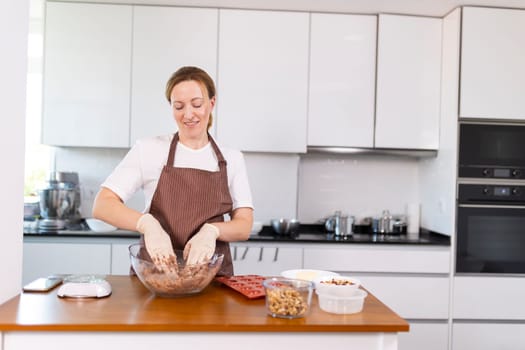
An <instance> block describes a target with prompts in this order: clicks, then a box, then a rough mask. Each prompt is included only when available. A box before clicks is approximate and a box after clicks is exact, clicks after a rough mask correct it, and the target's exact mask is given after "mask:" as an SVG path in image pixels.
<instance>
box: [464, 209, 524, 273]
mask: <svg viewBox="0 0 525 350" xmlns="http://www.w3.org/2000/svg"><path fill="white" fill-rule="evenodd" d="M456 251H457V252H456V273H488V274H525V206H502V205H498V206H494V205H466V204H464V205H459V207H458V227H457V249H456Z"/></svg>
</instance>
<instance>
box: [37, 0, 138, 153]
mask: <svg viewBox="0 0 525 350" xmlns="http://www.w3.org/2000/svg"><path fill="white" fill-rule="evenodd" d="M45 22H46V28H45V50H44V77H45V78H44V86H43V89H44V90H43V99H44V100H43V121H42V142H43V143H44V144H50V145H58V146H91V147H127V146H128V145H129V100H130V81H131V76H130V70H131V55H130V53H131V22H132V8H131V6H122V5H106V4H96V5H95V4H81V3H55V2H46V21H45Z"/></svg>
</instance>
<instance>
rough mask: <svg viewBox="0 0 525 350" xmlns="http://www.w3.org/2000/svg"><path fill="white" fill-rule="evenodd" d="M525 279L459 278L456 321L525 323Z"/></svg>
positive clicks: (455, 296) (454, 313)
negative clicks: (511, 321)
mask: <svg viewBox="0 0 525 350" xmlns="http://www.w3.org/2000/svg"><path fill="white" fill-rule="evenodd" d="M524 295H525V277H517V276H516V277H503V276H502V277H488V276H480V277H476V276H456V277H455V278H454V312H453V318H454V319H462V320H463V319H475V320H490V319H494V320H521V321H525V303H523V296H524Z"/></svg>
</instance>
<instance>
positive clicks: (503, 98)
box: [460, 7, 525, 120]
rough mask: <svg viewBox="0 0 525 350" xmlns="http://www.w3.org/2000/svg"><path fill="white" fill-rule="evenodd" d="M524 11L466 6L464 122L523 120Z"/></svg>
mask: <svg viewBox="0 0 525 350" xmlns="http://www.w3.org/2000/svg"><path fill="white" fill-rule="evenodd" d="M524 37H525V11H523V10H511V9H496V8H475V7H465V8H464V9H463V23H462V40H461V93H460V96H461V102H460V117H463V118H491V119H521V120H523V119H525V99H524V98H523V91H525V65H524V64H523V62H525V45H523V38H524Z"/></svg>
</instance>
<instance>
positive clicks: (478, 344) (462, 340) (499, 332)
mask: <svg viewBox="0 0 525 350" xmlns="http://www.w3.org/2000/svg"><path fill="white" fill-rule="evenodd" d="M515 302H518V301H517V300H515ZM452 334H454V336H453V337H452V350H473V349H476V350H496V349H497V350H515V349H525V324H524V323H454V324H453V326H452Z"/></svg>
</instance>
